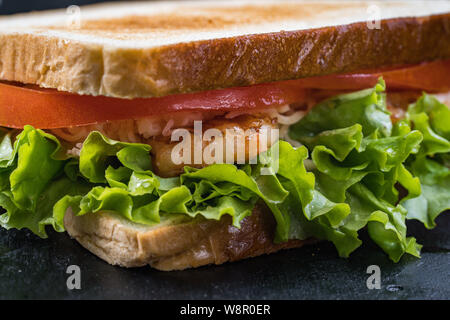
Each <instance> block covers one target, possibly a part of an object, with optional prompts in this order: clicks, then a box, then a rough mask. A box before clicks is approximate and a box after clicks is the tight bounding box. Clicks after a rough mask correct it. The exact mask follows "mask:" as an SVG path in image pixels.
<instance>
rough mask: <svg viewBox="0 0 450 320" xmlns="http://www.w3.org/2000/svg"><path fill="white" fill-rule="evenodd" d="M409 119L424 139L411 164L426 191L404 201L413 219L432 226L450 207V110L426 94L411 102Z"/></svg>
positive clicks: (423, 189)
mask: <svg viewBox="0 0 450 320" xmlns="http://www.w3.org/2000/svg"><path fill="white" fill-rule="evenodd" d="M407 120H408V121H409V123H410V124H411V125H412V126H413V127H414V128H415V129H417V130H419V131H420V132H422V134H423V136H424V139H423V143H422V144H421V145H420V149H419V150H418V152H417V154H415V155H411V157H410V158H409V159H408V161H407V163H408V164H407V166H408V168H409V169H410V170H411V172H412V173H413V174H414V175H415V176H417V177H418V178H419V179H420V183H421V189H422V193H421V194H420V195H418V196H417V197H414V198H411V199H408V200H406V201H405V202H404V206H405V208H406V209H407V210H408V215H407V217H408V218H409V219H417V220H419V221H421V222H422V223H423V224H424V225H425V227H427V228H429V229H431V228H433V227H435V226H436V223H435V219H436V217H437V216H438V215H439V214H440V213H442V212H445V211H446V210H449V209H450V169H449V167H450V162H449V161H448V159H449V154H450V110H449V108H448V107H447V106H445V105H444V104H442V103H440V102H439V101H438V100H437V99H436V98H435V97H433V96H431V95H428V94H423V95H422V97H421V98H420V99H419V100H418V101H417V102H416V103H414V104H412V105H410V106H409V108H408V112H407Z"/></svg>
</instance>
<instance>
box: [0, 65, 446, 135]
mask: <svg viewBox="0 0 450 320" xmlns="http://www.w3.org/2000/svg"><path fill="white" fill-rule="evenodd" d="M380 76H383V78H384V79H385V80H386V84H387V87H388V88H389V89H420V90H426V91H432V92H437V91H449V90H450V60H445V61H435V62H429V63H423V64H420V65H414V66H404V67H401V68H395V69H384V70H372V71H370V70H369V71H364V72H358V73H352V74H342V75H328V76H322V77H313V78H305V79H298V80H288V81H279V82H274V83H266V84H259V85H253V86H249V87H235V88H229V89H221V90H211V91H206V92H198V93H189V94H177V95H170V96H166V97H161V98H146V99H132V100H129V99H118V98H110V97H103V96H96V97H94V96H87V95H77V94H72V93H67V92H60V91H57V90H54V89H42V88H39V87H37V86H33V87H29V86H28V87H26V86H16V85H11V84H6V83H0V126H5V127H11V128H22V127H23V126H24V125H26V124H30V125H32V126H34V127H36V128H42V129H55V128H63V127H73V126H80V125H87V124H94V123H100V122H105V121H114V120H123V119H139V118H143V117H148V116H152V115H158V114H167V113H172V112H177V111H181V110H184V111H186V110H192V111H194V110H195V111H211V110H224V111H236V110H257V109H261V108H267V107H275V106H280V105H284V104H290V103H295V102H302V101H305V99H306V98H307V93H308V89H311V88H312V89H324V90H358V89H363V88H368V87H371V86H373V85H375V83H376V82H377V80H378V78H379V77H380Z"/></svg>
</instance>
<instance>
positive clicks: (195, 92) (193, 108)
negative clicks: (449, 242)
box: [0, 1, 450, 270]
mask: <svg viewBox="0 0 450 320" xmlns="http://www.w3.org/2000/svg"><path fill="white" fill-rule="evenodd" d="M69 9H70V10H54V11H43V12H35V13H34V12H33V13H27V14H18V15H12V16H4V17H1V18H0V80H1V82H0V126H1V135H0V186H1V191H0V207H1V209H2V212H1V215H0V224H1V226H2V227H4V228H6V229H10V228H16V229H23V228H25V229H29V230H31V231H32V232H33V233H35V234H36V235H38V236H39V237H42V238H46V237H47V233H48V232H49V231H50V230H55V231H57V232H67V233H68V235H69V236H70V237H72V238H74V239H75V240H76V241H78V242H79V243H80V244H81V245H82V246H83V247H85V248H86V249H88V250H89V251H91V252H92V253H93V254H95V255H97V256H98V257H100V258H101V259H103V260H105V261H106V262H108V263H110V264H113V265H120V266H123V267H138V266H145V265H150V266H151V267H153V268H156V269H159V270H182V269H186V268H193V267H199V266H204V265H209V264H222V263H225V262H231V261H236V260H241V259H245V258H250V257H255V256H259V255H263V254H269V253H273V252H276V251H278V250H281V249H288V248H298V247H302V246H304V245H314V243H317V242H318V241H330V242H332V243H333V244H334V246H335V247H336V252H337V255H339V256H340V257H348V256H349V255H350V254H351V253H352V252H354V251H355V250H357V248H358V247H360V246H361V244H362V241H361V239H360V233H361V231H362V230H363V229H364V230H367V233H368V235H369V238H370V239H371V241H373V242H374V243H375V244H376V245H377V246H378V247H379V248H380V250H383V251H384V252H385V253H386V256H387V257H388V258H390V259H391V260H392V261H394V262H397V261H399V260H400V259H401V257H402V256H404V255H405V254H407V255H413V256H416V257H420V249H421V245H420V244H419V243H418V242H417V241H416V239H415V238H414V236H413V235H411V234H409V233H408V231H407V223H406V222H407V220H409V219H415V220H419V221H420V222H422V223H423V224H424V226H425V227H426V228H429V229H431V228H433V227H434V226H435V224H436V222H435V219H436V218H437V216H438V215H439V214H441V213H444V212H445V211H447V210H448V209H449V208H450V111H449V108H448V106H450V3H449V2H447V1H423V2H421V1H417V2H414V3H412V2H410V1H399V2H388V1H382V2H370V4H369V3H366V2H362V1H349V2H344V1H339V2H338V1H335V2H317V1H311V2H307V1H263V2H261V1H258V2H257V3H256V2H251V1H247V2H231V3H230V2H227V3H225V2H192V3H191V2H136V3H134V2H126V3H125V2H124V3H107V4H101V5H92V6H86V7H81V8H79V7H70V8H69ZM51 232H53V231H51ZM298 250H301V249H298ZM295 253H296V250H292V251H291V254H295Z"/></svg>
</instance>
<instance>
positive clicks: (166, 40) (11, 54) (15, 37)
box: [0, 1, 450, 98]
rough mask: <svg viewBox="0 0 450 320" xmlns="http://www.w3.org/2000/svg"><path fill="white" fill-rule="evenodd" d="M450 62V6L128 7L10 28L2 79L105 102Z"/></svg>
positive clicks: (23, 20)
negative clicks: (98, 97) (101, 98)
mask: <svg viewBox="0 0 450 320" xmlns="http://www.w3.org/2000/svg"><path fill="white" fill-rule="evenodd" d="M68 13H69V14H68ZM373 20H374V21H373ZM377 22H380V24H379V28H377V26H378V25H377ZM447 58H450V2H449V1H413V2H411V1H402V2H386V1H383V2H373V1H371V2H370V3H367V2H363V1H360V2H358V1H349V2H344V1H333V2H326V3H324V2H318V1H311V2H306V1H297V2H292V1H290V2H288V1H258V2H253V1H246V2H242V1H239V2H230V1H227V2H217V1H215V2H192V3H186V2H182V3H180V2H153V1H152V2H136V3H135V2H124V3H107V4H101V5H93V6H86V7H81V9H79V8H76V7H72V8H70V9H69V10H68V11H66V10H55V11H45V12H37V13H29V14H19V15H13V16H8V17H1V18H0V80H9V81H18V82H22V83H31V84H37V85H39V86H42V87H48V88H56V89H58V90H61V91H68V92H73V93H78V94H87V95H94V96H95V95H105V96H111V97H118V98H137V97H155V96H164V95H169V94H175V93H187V92H194V91H204V90H211V89H218V88H226V87H233V86H246V85H252V84H257V83H264V82H272V81H278V80H287V79H296V78H302V77H311V76H318V75H324V74H330V73H340V72H350V71H356V70H361V69H366V68H378V67H384V66H394V65H402V64H413V63H420V62H423V61H429V60H436V59H447Z"/></svg>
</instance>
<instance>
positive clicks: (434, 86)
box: [296, 60, 450, 92]
mask: <svg viewBox="0 0 450 320" xmlns="http://www.w3.org/2000/svg"><path fill="white" fill-rule="evenodd" d="M379 77H383V79H384V80H385V81H386V87H387V89H388V90H392V89H394V90H395V89H410V90H424V91H428V92H446V91H449V90H450V60H438V61H434V62H428V63H422V64H419V65H412V66H411V65H409V66H402V67H399V68H391V69H384V70H365V71H360V72H356V73H348V74H341V75H327V76H322V77H314V78H308V79H300V80H296V81H299V84H302V86H303V87H305V88H315V89H328V90H352V89H356V90H357V89H363V88H369V87H371V86H374V85H375V84H376V83H377V81H378V78H379Z"/></svg>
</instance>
